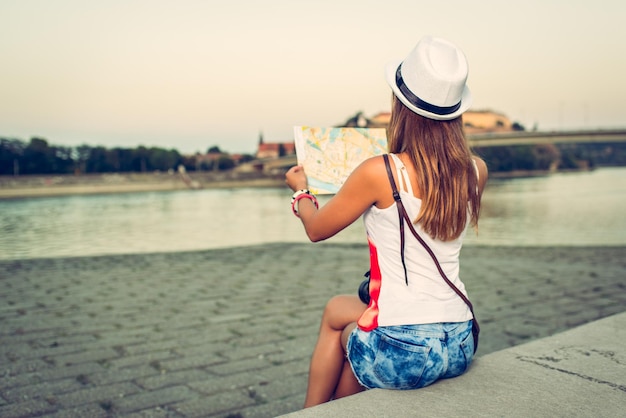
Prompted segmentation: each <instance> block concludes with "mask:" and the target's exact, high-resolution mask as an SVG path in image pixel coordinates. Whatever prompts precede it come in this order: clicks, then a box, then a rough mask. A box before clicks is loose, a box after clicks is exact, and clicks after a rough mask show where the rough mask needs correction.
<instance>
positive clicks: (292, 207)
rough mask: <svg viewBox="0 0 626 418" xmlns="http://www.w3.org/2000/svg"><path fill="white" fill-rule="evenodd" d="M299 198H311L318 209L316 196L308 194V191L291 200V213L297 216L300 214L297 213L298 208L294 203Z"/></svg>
mask: <svg viewBox="0 0 626 418" xmlns="http://www.w3.org/2000/svg"><path fill="white" fill-rule="evenodd" d="M300 199H311V201H312V202H313V204H314V205H315V208H316V209H319V207H320V205H319V203H318V202H317V198H316V197H315V196H314V195H312V194H309V193H302V194H299V195H298V196H296V197H295V198H294V199H293V200H292V202H291V210H292V211H293V214H294V215H296V216H297V217H298V218H299V217H300V214H299V213H298V210H297V209H296V204H297V203H298V201H299V200H300Z"/></svg>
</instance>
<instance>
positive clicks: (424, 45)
mask: <svg viewBox="0 0 626 418" xmlns="http://www.w3.org/2000/svg"><path fill="white" fill-rule="evenodd" d="M467 73H468V65H467V58H465V54H463V52H462V51H461V50H460V49H459V48H457V47H456V45H454V44H452V43H451V42H449V41H447V40H445V39H441V38H434V37H431V36H426V37H424V38H422V39H421V40H420V41H419V42H418V43H417V45H416V46H415V48H414V49H413V51H411V53H410V54H409V56H408V57H406V59H405V60H404V61H401V62H398V61H395V62H392V63H390V64H388V65H387V69H386V76H387V83H389V86H391V89H392V90H393V93H394V94H395V95H396V97H398V99H400V101H401V102H402V103H404V104H405V105H406V107H408V108H409V109H411V110H412V111H413V112H415V113H417V114H419V115H422V116H424V117H427V118H430V119H436V120H450V119H454V118H456V117H458V116H460V115H461V114H462V113H463V112H465V111H466V110H467V109H469V107H470V105H471V104H472V95H471V94H470V91H469V88H468V87H467V85H466V84H465V83H466V81H467Z"/></svg>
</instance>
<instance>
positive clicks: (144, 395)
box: [113, 386, 197, 414]
mask: <svg viewBox="0 0 626 418" xmlns="http://www.w3.org/2000/svg"><path fill="white" fill-rule="evenodd" d="M196 395H197V394H195V393H194V392H193V391H191V390H190V389H189V388H188V387H185V386H172V387H168V388H164V389H158V390H153V391H148V392H140V393H137V394H134V395H130V396H126V397H124V398H121V399H116V400H113V410H114V411H116V412H119V413H122V414H123V413H127V412H137V411H140V410H142V409H149V408H155V407H163V406H166V405H168V404H172V403H176V402H180V401H184V400H188V399H192V398H197V396H196Z"/></svg>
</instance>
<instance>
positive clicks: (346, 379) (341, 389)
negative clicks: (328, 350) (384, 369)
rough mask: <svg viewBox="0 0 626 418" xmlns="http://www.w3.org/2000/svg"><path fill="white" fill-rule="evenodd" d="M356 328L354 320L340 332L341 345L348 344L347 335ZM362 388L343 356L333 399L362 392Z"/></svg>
mask: <svg viewBox="0 0 626 418" xmlns="http://www.w3.org/2000/svg"><path fill="white" fill-rule="evenodd" d="M354 328H356V322H352V323H350V324H349V325H348V326H347V327H345V328H344V330H343V331H342V333H341V346H342V347H346V346H347V345H348V337H349V336H350V333H351V332H352V330H353V329H354ZM363 390H364V388H363V386H361V384H360V383H359V381H358V380H357V379H356V377H355V376H354V373H353V372H352V367H350V362H348V360H347V359H345V357H344V363H343V370H342V372H341V377H340V378H339V383H338V384H337V389H335V399H339V398H343V397H344V396H350V395H354V394H355V393H359V392H362V391H363Z"/></svg>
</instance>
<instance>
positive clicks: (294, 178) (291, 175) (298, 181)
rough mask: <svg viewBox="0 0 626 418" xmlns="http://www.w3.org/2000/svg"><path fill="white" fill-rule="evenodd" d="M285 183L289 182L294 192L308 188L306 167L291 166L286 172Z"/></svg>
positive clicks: (288, 184)
mask: <svg viewBox="0 0 626 418" xmlns="http://www.w3.org/2000/svg"><path fill="white" fill-rule="evenodd" d="M285 183H287V186H289V188H290V189H291V190H293V191H294V192H295V191H296V190H301V189H306V188H308V183H307V180H306V174H305V173H304V167H302V166H301V165H295V166H293V167H291V168H290V169H289V171H287V173H286V174H285Z"/></svg>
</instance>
